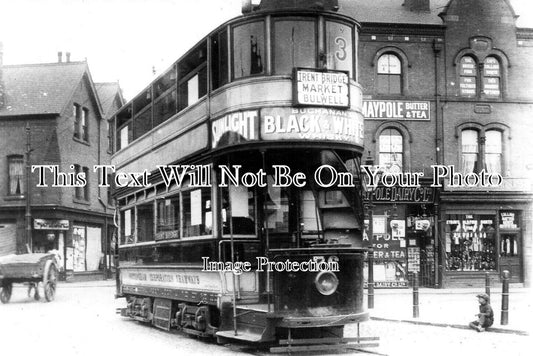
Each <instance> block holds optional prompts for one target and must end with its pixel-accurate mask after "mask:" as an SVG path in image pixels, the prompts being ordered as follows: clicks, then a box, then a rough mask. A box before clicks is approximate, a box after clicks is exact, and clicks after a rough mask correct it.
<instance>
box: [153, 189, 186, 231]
mask: <svg viewBox="0 0 533 356" xmlns="http://www.w3.org/2000/svg"><path fill="white" fill-rule="evenodd" d="M179 229H180V198H179V195H176V196H174V197H171V198H168V199H161V200H159V201H158V202H157V232H158V233H159V232H166V231H173V232H176V234H177V236H176V237H179Z"/></svg>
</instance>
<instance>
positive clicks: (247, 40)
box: [233, 21, 265, 79]
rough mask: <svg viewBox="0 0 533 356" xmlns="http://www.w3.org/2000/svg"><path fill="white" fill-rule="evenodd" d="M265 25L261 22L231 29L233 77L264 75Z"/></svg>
mask: <svg viewBox="0 0 533 356" xmlns="http://www.w3.org/2000/svg"><path fill="white" fill-rule="evenodd" d="M264 55H265V25H264V22H263V21H258V22H252V23H247V24H244V25H240V26H236V27H234V28H233V77H234V78H235V79H238V78H243V77H248V76H251V75H256V74H262V73H264V67H263V61H264Z"/></svg>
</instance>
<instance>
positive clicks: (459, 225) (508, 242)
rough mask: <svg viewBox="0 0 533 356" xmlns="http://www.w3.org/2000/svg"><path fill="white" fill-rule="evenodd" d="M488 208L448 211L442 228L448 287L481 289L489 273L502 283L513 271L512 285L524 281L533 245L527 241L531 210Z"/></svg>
mask: <svg viewBox="0 0 533 356" xmlns="http://www.w3.org/2000/svg"><path fill="white" fill-rule="evenodd" d="M485 207H486V209H483V210H481V209H479V208H478V209H464V208H463V209H461V208H460V207H457V208H455V209H453V208H446V209H445V210H444V212H443V213H444V214H443V221H442V226H441V228H442V230H443V236H442V237H443V238H442V241H441V249H442V251H443V253H442V256H441V258H442V261H443V266H442V269H443V283H444V286H446V287H456V286H457V287H458V286H480V285H483V283H484V280H485V275H486V274H487V273H488V274H489V275H490V277H491V279H492V280H493V281H497V282H499V281H501V278H502V274H503V271H505V270H507V271H509V272H510V278H511V279H510V281H511V283H523V282H524V279H525V269H524V260H525V259H526V258H527V256H526V249H527V246H526V245H528V244H531V241H529V242H528V241H527V239H525V238H524V236H525V229H524V226H525V225H524V222H525V215H526V214H528V211H527V207H525V206H521V205H518V204H512V205H507V206H501V205H499V204H498V206H487V205H486V206H485ZM491 208H492V209H491Z"/></svg>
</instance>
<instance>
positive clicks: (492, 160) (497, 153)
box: [485, 130, 503, 174]
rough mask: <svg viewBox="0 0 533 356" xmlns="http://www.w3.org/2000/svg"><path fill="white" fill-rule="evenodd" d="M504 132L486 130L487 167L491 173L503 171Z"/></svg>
mask: <svg viewBox="0 0 533 356" xmlns="http://www.w3.org/2000/svg"><path fill="white" fill-rule="evenodd" d="M502 154H503V144H502V132H501V131H498V130H487V131H485V169H486V170H487V172H489V173H498V174H501V173H502Z"/></svg>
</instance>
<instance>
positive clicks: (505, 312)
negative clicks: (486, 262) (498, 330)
mask: <svg viewBox="0 0 533 356" xmlns="http://www.w3.org/2000/svg"><path fill="white" fill-rule="evenodd" d="M509 277H510V273H509V271H503V283H502V317H501V319H502V320H501V322H500V324H501V325H507V324H509Z"/></svg>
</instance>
